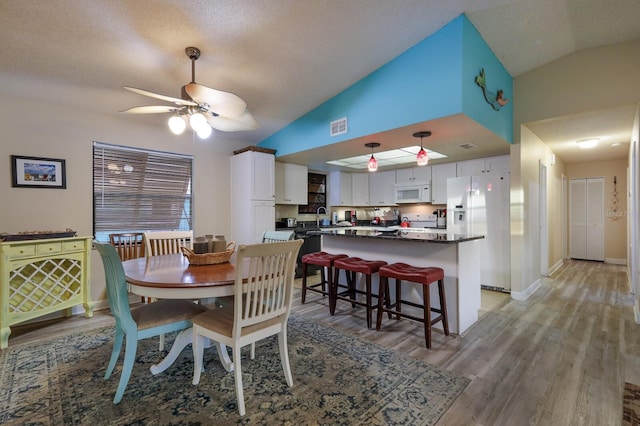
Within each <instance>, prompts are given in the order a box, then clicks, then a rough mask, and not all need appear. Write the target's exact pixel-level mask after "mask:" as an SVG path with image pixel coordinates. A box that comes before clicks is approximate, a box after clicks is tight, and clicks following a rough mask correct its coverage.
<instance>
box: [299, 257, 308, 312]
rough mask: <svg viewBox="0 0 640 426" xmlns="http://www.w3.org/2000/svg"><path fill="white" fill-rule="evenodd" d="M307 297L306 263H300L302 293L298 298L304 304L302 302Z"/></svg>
mask: <svg viewBox="0 0 640 426" xmlns="http://www.w3.org/2000/svg"><path fill="white" fill-rule="evenodd" d="M306 298H307V264H306V263H303V264H302V293H301V295H300V300H301V302H302V304H303V305H304V302H305V300H306Z"/></svg>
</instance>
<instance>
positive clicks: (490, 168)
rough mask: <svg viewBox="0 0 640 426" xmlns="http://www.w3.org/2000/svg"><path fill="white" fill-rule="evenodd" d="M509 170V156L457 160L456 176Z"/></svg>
mask: <svg viewBox="0 0 640 426" xmlns="http://www.w3.org/2000/svg"><path fill="white" fill-rule="evenodd" d="M505 172H509V156H508V155H500V156H497V157H487V158H477V159H475V160H466V161H458V163H457V175H458V176H483V175H487V174H492V173H505Z"/></svg>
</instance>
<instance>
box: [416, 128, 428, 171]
mask: <svg viewBox="0 0 640 426" xmlns="http://www.w3.org/2000/svg"><path fill="white" fill-rule="evenodd" d="M429 136H431V132H428V131H424V132H415V133H414V134H413V137H414V138H420V151H418V155H417V156H416V161H417V162H418V166H426V165H427V163H428V162H429V155H428V154H427V151H425V149H424V148H423V147H422V138H428V137H429Z"/></svg>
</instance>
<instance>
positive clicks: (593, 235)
mask: <svg viewBox="0 0 640 426" xmlns="http://www.w3.org/2000/svg"><path fill="white" fill-rule="evenodd" d="M603 211H604V178H603V177H597V178H583V179H570V180H569V253H570V257H571V258H572V259H581V260H598V261H604V214H603Z"/></svg>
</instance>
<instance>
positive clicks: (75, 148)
mask: <svg viewBox="0 0 640 426" xmlns="http://www.w3.org/2000/svg"><path fill="white" fill-rule="evenodd" d="M96 102H99V99H96ZM158 117H160V116H158ZM140 121H141V123H138V122H137V121H136V120H135V117H133V116H126V117H122V118H121V117H120V116H118V115H116V114H113V115H101V114H98V113H93V112H89V111H86V110H80V109H72V108H71V107H68V106H64V105H59V104H51V103H43V102H38V101H33V100H23V99H21V98H18V97H13V96H11V95H7V94H6V93H5V94H3V93H2V88H0V129H2V143H0V161H2V163H0V164H2V167H0V170H2V173H1V175H0V207H1V208H0V232H8V233H15V232H20V231H35V230H64V229H65V228H71V229H73V230H75V231H77V233H78V235H81V236H86V235H92V227H93V224H92V220H93V211H92V194H93V186H92V185H93V181H92V179H93V176H92V144H93V141H100V142H105V143H112V144H117V145H125V146H133V147H141V148H150V149H155V150H161V151H169V152H176V153H185V154H193V155H194V156H195V164H194V194H195V195H194V232H195V234H196V235H200V234H226V235H229V233H230V219H231V212H230V208H229V204H230V187H229V168H230V161H229V157H230V156H231V155H233V150H235V149H239V148H242V147H244V146H245V145H242V144H237V145H235V146H220V145H218V144H217V143H216V141H215V132H214V135H212V137H211V138H210V139H209V140H206V141H201V140H199V139H197V138H196V139H195V140H193V138H192V134H191V132H185V134H183V135H181V136H175V135H173V134H171V133H170V132H169V130H168V128H167V127H166V125H165V120H164V119H160V118H159V119H158V120H157V122H158V125H157V126H156V125H155V124H154V125H150V124H142V122H144V123H149V122H150V120H148V119H141V120H140ZM12 154H17V155H26V156H35V157H49V158H61V159H65V160H66V171H67V189H65V190H61V189H39V188H12V187H11V167H10V155H12ZM91 275H92V282H91V287H92V298H93V299H94V300H104V299H105V298H106V296H105V293H104V277H103V270H102V263H101V261H100V258H99V256H98V255H97V253H96V252H95V251H94V253H93V255H92V274H91Z"/></svg>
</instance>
